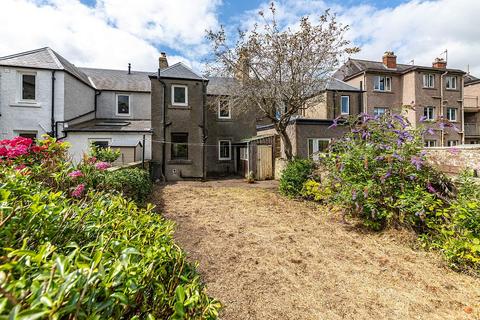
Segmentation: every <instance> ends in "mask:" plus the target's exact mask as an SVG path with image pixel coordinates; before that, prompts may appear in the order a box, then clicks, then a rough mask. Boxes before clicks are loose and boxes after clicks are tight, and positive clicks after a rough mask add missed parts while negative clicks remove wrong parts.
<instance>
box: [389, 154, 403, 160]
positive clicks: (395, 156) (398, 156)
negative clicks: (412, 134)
mask: <svg viewBox="0 0 480 320" xmlns="http://www.w3.org/2000/svg"><path fill="white" fill-rule="evenodd" d="M392 157H394V158H395V159H397V160H399V161H402V160H403V157H402V156H401V155H399V154H398V153H397V152H394V153H393V154H392Z"/></svg>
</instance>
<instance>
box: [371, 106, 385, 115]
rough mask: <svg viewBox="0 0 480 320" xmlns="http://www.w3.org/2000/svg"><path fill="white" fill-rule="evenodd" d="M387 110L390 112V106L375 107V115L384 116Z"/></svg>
mask: <svg viewBox="0 0 480 320" xmlns="http://www.w3.org/2000/svg"><path fill="white" fill-rule="evenodd" d="M387 112H388V108H386V107H376V108H373V115H374V116H383V115H384V114H385V113H387Z"/></svg>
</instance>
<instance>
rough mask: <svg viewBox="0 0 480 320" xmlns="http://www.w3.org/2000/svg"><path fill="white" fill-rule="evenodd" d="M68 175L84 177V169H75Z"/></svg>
mask: <svg viewBox="0 0 480 320" xmlns="http://www.w3.org/2000/svg"><path fill="white" fill-rule="evenodd" d="M68 176H69V177H70V178H78V177H83V173H82V171H80V170H75V171H72V172H70V173H69V174H68Z"/></svg>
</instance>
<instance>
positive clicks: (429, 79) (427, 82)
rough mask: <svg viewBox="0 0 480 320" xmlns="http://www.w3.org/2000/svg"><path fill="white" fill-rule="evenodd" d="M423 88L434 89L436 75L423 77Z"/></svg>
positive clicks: (429, 74)
mask: <svg viewBox="0 0 480 320" xmlns="http://www.w3.org/2000/svg"><path fill="white" fill-rule="evenodd" d="M423 87H424V88H434V87H435V75H434V74H431V73H428V74H424V75H423Z"/></svg>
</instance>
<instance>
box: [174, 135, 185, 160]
mask: <svg viewBox="0 0 480 320" xmlns="http://www.w3.org/2000/svg"><path fill="white" fill-rule="evenodd" d="M171 153H172V155H171V158H172V159H182V160H187V159H188V133H172V151H171Z"/></svg>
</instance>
